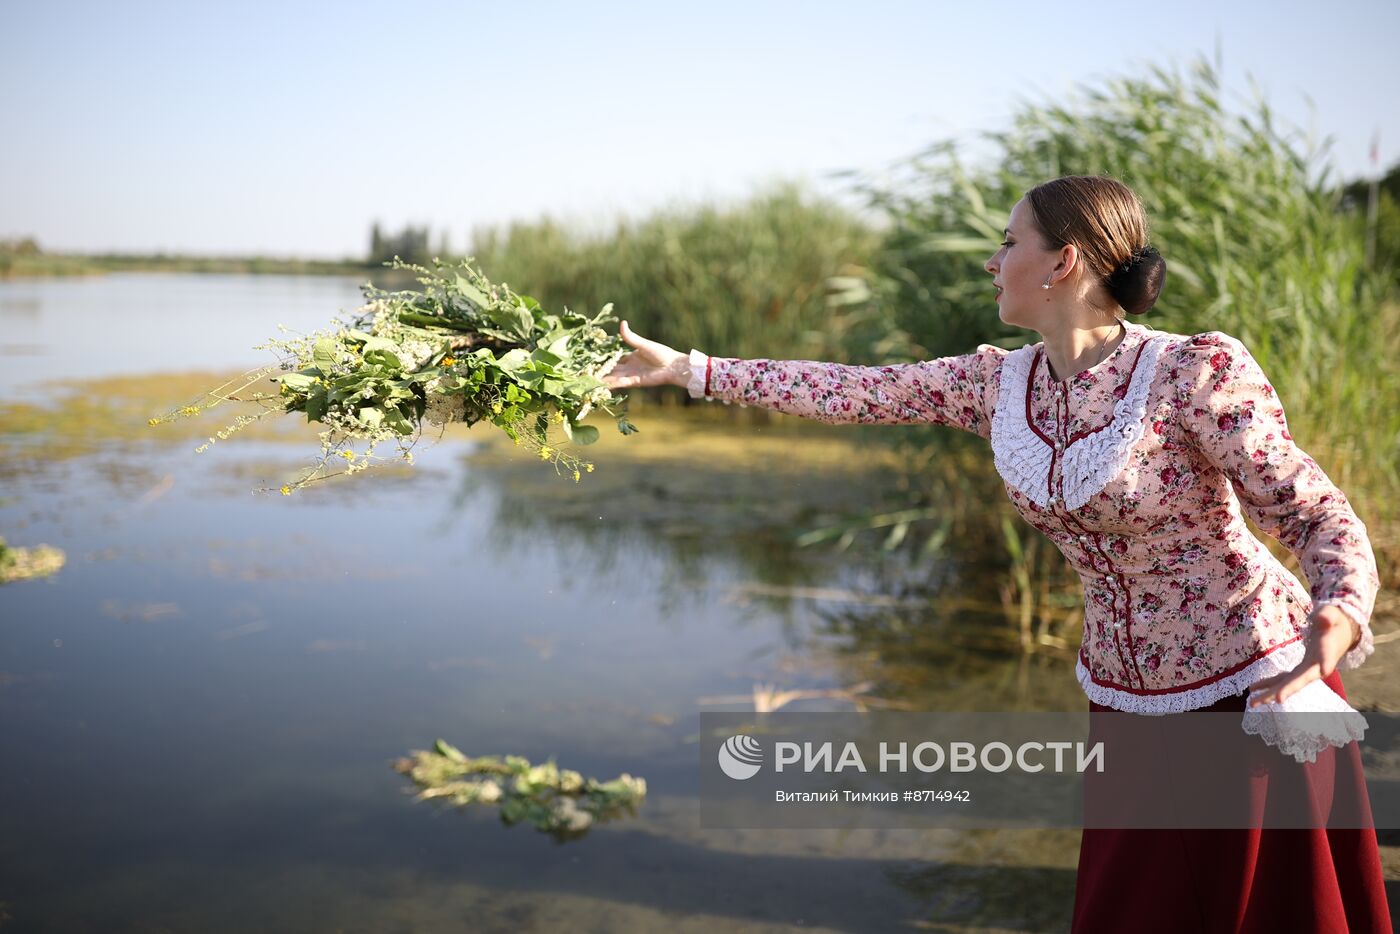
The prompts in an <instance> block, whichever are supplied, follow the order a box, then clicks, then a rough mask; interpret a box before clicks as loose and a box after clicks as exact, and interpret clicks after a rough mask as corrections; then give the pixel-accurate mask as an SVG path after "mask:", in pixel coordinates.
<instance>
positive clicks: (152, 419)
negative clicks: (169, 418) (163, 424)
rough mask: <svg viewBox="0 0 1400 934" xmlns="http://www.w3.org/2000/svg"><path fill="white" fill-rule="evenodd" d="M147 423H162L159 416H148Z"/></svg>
mask: <svg viewBox="0 0 1400 934" xmlns="http://www.w3.org/2000/svg"><path fill="white" fill-rule="evenodd" d="M146 424H147V425H152V426H154V425H159V424H160V419H158V418H148V419H146Z"/></svg>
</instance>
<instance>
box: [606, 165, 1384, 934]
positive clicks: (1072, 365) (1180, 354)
mask: <svg viewBox="0 0 1400 934" xmlns="http://www.w3.org/2000/svg"><path fill="white" fill-rule="evenodd" d="M1005 233H1006V239H1005V241H1004V242H1003V243H1002V245H1001V249H1000V250H998V251H997V252H996V253H995V254H994V255H993V256H992V257H991V258H990V259H989V260H988V261H987V263H986V267H985V268H986V270H987V272H988V273H990V274H991V276H992V283H991V284H992V287H993V288H994V289H995V300H996V302H997V303H998V305H999V306H1000V315H1001V319H1002V320H1003V321H1005V322H1007V323H1008V324H1013V325H1016V326H1018V327H1023V328H1026V329H1029V330H1032V331H1035V332H1037V333H1039V335H1040V336H1041V338H1042V340H1041V341H1040V342H1039V343H1036V344H1033V345H1030V346H1027V347H1023V348H1020V349H1018V350H1014V351H1007V350H1004V349H1002V348H999V347H994V346H991V345H989V344H983V345H980V346H979V347H978V348H977V349H976V351H975V352H974V353H970V354H965V355H961V356H952V357H942V358H939V359H936V360H929V361H925V362H922V363H914V364H908V365H901V366H882V367H868V366H846V365H840V364H834V363H819V362H810V361H790V360H739V359H732V358H722V357H709V356H706V355H705V354H702V353H700V352H699V351H695V350H692V351H691V352H690V353H689V354H684V353H681V352H679V351H676V350H674V349H672V348H670V347H667V346H665V345H664V344H660V343H657V342H655V341H650V340H646V339H644V338H641V337H638V336H637V335H635V334H633V333H632V331H631V330H630V329H629V328H628V326H627V323H626V322H625V321H624V322H623V323H622V336H623V338H624V340H626V341H627V342H628V344H629V345H631V346H632V347H634V348H636V349H635V350H634V351H633V352H632V353H629V354H628V355H627V356H625V357H623V358H622V359H621V360H620V361H619V362H618V364H617V365H616V367H615V368H614V369H613V370H612V371H611V372H610V373H609V374H608V376H607V378H606V381H607V382H608V384H609V385H611V386H614V387H617V388H628V387H640V386H657V385H665V384H671V385H677V386H685V387H687V388H688V389H689V390H690V393H691V395H692V396H695V397H705V398H710V399H720V400H724V401H726V402H740V403H744V404H748V405H758V406H764V407H767V408H772V409H776V410H778V411H781V412H786V413H789V414H793V415H799V416H804V417H809V418H815V419H820V420H823V421H828V422H859V423H910V422H934V423H937V424H943V425H950V426H953V427H956V428H960V429H963V430H965V431H971V432H975V433H977V434H978V435H980V436H982V437H983V438H986V439H988V440H989V441H990V442H991V446H992V451H993V455H994V463H995V466H996V469H997V471H998V473H999V474H1000V475H1001V477H1002V479H1003V480H1004V482H1005V485H1006V491H1007V493H1008V495H1009V496H1010V497H1011V500H1012V502H1013V503H1014V504H1015V506H1016V508H1017V510H1018V511H1019V512H1020V513H1021V515H1022V516H1024V517H1025V519H1026V520H1027V521H1028V522H1029V523H1030V524H1031V525H1033V526H1035V528H1037V529H1038V530H1040V532H1042V533H1043V534H1044V535H1046V536H1047V537H1048V538H1049V539H1050V540H1051V541H1053V542H1054V543H1055V544H1056V545H1057V546H1058V547H1059V548H1060V550H1061V551H1062V552H1063V553H1064V555H1065V557H1066V559H1067V560H1068V561H1069V562H1070V564H1071V565H1072V566H1073V567H1074V568H1075V569H1076V570H1077V571H1078V572H1079V573H1080V576H1081V578H1082V580H1083V584H1084V599H1085V617H1084V633H1083V638H1082V644H1081V648H1080V651H1079V658H1078V661H1077V663H1076V666H1075V668H1076V674H1077V676H1078V678H1079V681H1080V683H1081V684H1082V685H1083V687H1084V690H1085V692H1086V693H1087V694H1088V697H1089V701H1090V708H1091V709H1092V710H1096V711H1105V710H1117V711H1126V712H1130V713H1138V714H1165V713H1179V712H1184V711H1189V710H1203V709H1205V710H1236V711H1244V710H1245V709H1246V705H1247V704H1248V705H1256V704H1270V705H1274V704H1282V705H1284V706H1285V707H1289V706H1297V705H1298V704H1299V701H1300V700H1301V699H1302V698H1310V699H1311V698H1316V697H1318V695H1319V692H1323V693H1326V690H1325V689H1330V691H1331V692H1333V693H1328V694H1326V697H1327V698H1330V702H1331V703H1333V704H1336V705H1340V706H1341V707H1343V709H1344V708H1345V704H1344V703H1343V701H1344V699H1345V694H1344V692H1343V690H1342V685H1341V679H1340V677H1339V676H1338V674H1337V669H1339V668H1350V667H1354V666H1356V665H1359V664H1361V663H1362V662H1363V661H1364V660H1365V659H1366V657H1367V656H1368V655H1370V654H1371V652H1372V651H1373V642H1372V637H1371V631H1370V626H1369V620H1370V615H1371V610H1372V607H1373V605H1374V602H1375V598H1376V592H1377V590H1378V589H1379V579H1378V576H1377V573H1376V564H1375V558H1374V555H1373V554H1372V551H1371V546H1370V542H1369V540H1368V538H1367V534H1366V529H1365V526H1364V525H1363V524H1362V523H1361V521H1360V520H1359V519H1358V518H1357V517H1356V514H1355V512H1354V511H1353V510H1352V508H1351V505H1350V504H1349V502H1348V501H1347V498H1346V497H1345V495H1344V494H1343V493H1342V492H1341V491H1340V490H1339V489H1337V487H1336V486H1334V485H1333V484H1332V483H1331V481H1330V480H1329V479H1328V478H1327V476H1326V475H1325V474H1324V473H1323V471H1322V470H1321V469H1320V468H1319V467H1318V465H1317V463H1316V462H1315V461H1314V460H1313V459H1312V458H1311V457H1309V456H1308V455H1307V454H1306V453H1304V452H1303V451H1302V450H1300V449H1299V448H1298V447H1297V446H1296V445H1295V444H1294V443H1293V440H1292V438H1291V436H1290V435H1289V433H1288V429H1287V424H1286V421H1285V418H1284V411H1283V407H1282V405H1281V403H1280V402H1279V400H1278V397H1277V396H1276V395H1275V393H1274V390H1273V387H1272V386H1271V385H1270V384H1269V381H1268V379H1267V378H1266V377H1265V375H1264V373H1263V371H1262V370H1261V369H1260V367H1259V365H1258V363H1257V362H1256V361H1255V360H1254V358H1253V356H1252V355H1251V354H1250V352H1249V351H1248V350H1247V349H1246V348H1245V346H1244V345H1243V344H1242V343H1240V341H1238V340H1236V339H1235V338H1233V337H1231V336H1229V335H1227V334H1224V333H1221V332H1219V331H1209V332H1205V333H1201V334H1194V335H1182V334H1175V333H1171V332H1168V331H1161V330H1157V329H1154V328H1151V327H1147V326H1143V325H1139V324H1136V323H1134V322H1132V321H1129V320H1128V319H1127V317H1126V316H1127V315H1141V314H1143V313H1145V312H1147V311H1148V310H1149V309H1150V308H1151V307H1152V305H1153V303H1154V302H1155V301H1156V300H1157V296H1158V295H1159V293H1160V291H1161V288H1162V285H1163V282H1164V280H1165V275H1166V262H1165V261H1164V260H1163V259H1162V257H1161V256H1160V255H1159V254H1158V253H1157V252H1156V250H1154V249H1153V248H1152V247H1150V246H1149V245H1148V238H1147V220H1146V217H1145V216H1144V212H1143V209H1142V205H1141V202H1140V201H1139V199H1138V198H1137V196H1136V195H1135V194H1134V193H1133V192H1132V191H1131V190H1130V189H1128V188H1127V187H1126V186H1124V185H1122V184H1121V183H1119V182H1117V181H1115V180H1113V179H1110V178H1103V177H1095V176H1069V177H1065V178H1058V179H1054V180H1052V181H1049V182H1046V183H1044V184H1042V185H1039V186H1037V187H1035V188H1033V189H1032V190H1030V191H1029V192H1027V193H1026V195H1025V197H1024V198H1022V199H1021V200H1020V201H1019V202H1017V204H1016V205H1015V207H1014V208H1013V209H1012V211H1011V217H1010V220H1009V222H1008V226H1007V228H1006V231H1005ZM1242 511H1243V513H1247V514H1248V515H1249V516H1250V518H1252V519H1253V520H1254V521H1255V522H1256V524H1258V525H1259V526H1260V527H1261V528H1263V529H1264V530H1266V531H1267V532H1268V533H1269V534H1271V535H1273V536H1274V537H1276V538H1278V539H1279V541H1281V542H1282V543H1284V544H1285V545H1286V546H1287V547H1288V548H1289V549H1290V550H1291V551H1292V552H1293V553H1294V554H1295V555H1297V556H1298V558H1299V561H1300V563H1301V565H1302V569H1303V571H1304V573H1305V574H1306V576H1307V579H1308V582H1309V585H1310V587H1309V589H1304V588H1303V587H1302V586H1301V585H1300V584H1299V583H1298V580H1297V579H1296V578H1295V577H1294V576H1293V575H1292V574H1291V573H1289V572H1288V570H1287V569H1286V568H1285V567H1284V566H1283V565H1281V564H1280V563H1279V562H1278V561H1277V560H1276V559H1275V558H1274V557H1273V555H1272V554H1271V553H1270V552H1269V551H1268V549H1267V548H1265V547H1264V545H1263V544H1262V543H1261V542H1260V541H1259V540H1258V539H1256V538H1255V537H1254V536H1253V535H1251V534H1250V533H1249V530H1248V527H1247V526H1246V525H1245V522H1244V516H1243V514H1242ZM1309 590H1310V591H1311V592H1309ZM1313 682H1321V683H1320V684H1313ZM1309 685H1312V686H1311V687H1309ZM1324 685H1325V688H1324ZM1304 689H1307V690H1306V693H1305V694H1301V695H1300V694H1299V692H1301V691H1304ZM1251 690H1252V691H1253V693H1252V694H1251V693H1250V692H1251ZM1324 706H1325V705H1324ZM1270 709H1274V708H1272V707H1271V708H1270ZM1309 709H1315V708H1309ZM1329 709H1335V708H1329ZM1336 752H1338V750H1335V749H1331V748H1328V749H1327V750H1325V751H1324V753H1323V754H1322V755H1320V756H1319V757H1318V761H1317V763H1316V764H1315V765H1314V766H1312V767H1313V768H1325V769H1329V770H1335V773H1336V777H1337V780H1338V781H1339V782H1350V783H1353V784H1354V783H1357V782H1362V781H1363V780H1362V779H1361V776H1360V771H1359V756H1358V755H1357V754H1356V746H1355V744H1352V745H1351V746H1350V747H1348V749H1347V750H1345V751H1344V753H1345V754H1343V755H1338V756H1334V755H1333V753H1336ZM1362 790H1363V792H1364V785H1363V789H1362ZM1260 793H1262V792H1260ZM1073 928H1074V930H1076V931H1134V932H1148V931H1164V932H1167V931H1170V932H1181V931H1269V932H1271V934H1275V932H1279V931H1348V930H1350V931H1389V930H1391V925H1390V915H1389V909H1388V906H1387V903H1386V896H1385V887H1384V880H1383V877H1382V872H1381V865H1380V857H1379V852H1378V850H1377V845H1376V836H1375V832H1374V831H1373V830H1330V829H1316V830H1277V829H1263V830H1261V829H1257V828H1256V829H1242V830H1213V831H1203V830H1181V831H1175V830H1171V831H1168V830H1094V829H1086V830H1085V831H1084V833H1083V837H1082V844H1081V848H1080V858H1079V874H1078V877H1077V884H1076V891H1075V906H1074V921H1073Z"/></svg>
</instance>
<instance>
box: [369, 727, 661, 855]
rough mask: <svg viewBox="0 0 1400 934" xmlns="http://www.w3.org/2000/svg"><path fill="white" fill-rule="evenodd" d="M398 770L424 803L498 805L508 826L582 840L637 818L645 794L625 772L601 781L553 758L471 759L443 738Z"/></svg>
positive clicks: (399, 763) (639, 783)
mask: <svg viewBox="0 0 1400 934" xmlns="http://www.w3.org/2000/svg"><path fill="white" fill-rule="evenodd" d="M394 769H395V771H397V772H399V773H401V774H403V775H407V776H408V777H410V778H412V779H413V781H414V783H415V784H417V785H418V787H419V788H420V789H422V790H421V791H419V792H418V795H417V798H418V800H420V801H422V800H425V799H429V798H435V799H439V800H443V801H446V802H447V803H448V804H451V805H454V806H456V807H466V806H467V805H470V804H488V805H497V806H499V807H500V809H501V820H503V821H505V823H507V824H515V823H517V822H519V821H524V822H525V823H528V824H532V825H533V826H534V827H535V828H536V829H537V830H542V831H544V832H546V833H549V834H552V835H554V836H555V837H556V838H558V839H569V838H571V837H578V836H582V835H583V834H584V833H587V832H588V829H589V828H590V827H592V826H593V825H594V824H595V823H603V822H605V821H609V820H612V819H614V818H617V817H624V816H630V815H632V814H635V813H636V809H637V805H638V804H639V803H640V802H641V800H642V799H643V798H644V797H646V793H647V783H646V780H645V779H642V778H633V777H632V776H631V775H628V774H626V773H623V774H622V775H619V776H618V777H617V778H614V779H612V780H610V781H606V782H600V781H598V780H597V779H592V778H587V779H586V778H584V777H583V776H582V775H580V774H579V773H578V772H575V771H572V770H571V769H560V768H558V767H557V766H556V765H555V764H554V762H553V760H551V761H549V762H546V763H544V764H543V765H531V764H530V762H529V760H527V759H524V758H522V757H520V756H505V757H501V756H480V757H477V758H470V757H468V756H467V755H465V754H464V753H463V752H462V751H461V750H460V749H458V748H457V747H455V746H453V745H451V744H450V743H447V742H445V741H443V740H438V741H437V742H436V743H435V744H434V745H433V748H432V749H420V750H416V751H414V753H413V757H412V758H410V759H399V760H398V761H397V762H395V763H394Z"/></svg>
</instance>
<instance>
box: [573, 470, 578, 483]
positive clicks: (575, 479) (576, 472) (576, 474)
mask: <svg viewBox="0 0 1400 934" xmlns="http://www.w3.org/2000/svg"><path fill="white" fill-rule="evenodd" d="M574 482H575V483H578V471H577V470H575V471H574Z"/></svg>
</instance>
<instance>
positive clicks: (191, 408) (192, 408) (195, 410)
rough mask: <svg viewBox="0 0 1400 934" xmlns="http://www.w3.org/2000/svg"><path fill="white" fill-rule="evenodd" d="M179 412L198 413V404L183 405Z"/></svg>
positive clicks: (184, 413) (182, 413)
mask: <svg viewBox="0 0 1400 934" xmlns="http://www.w3.org/2000/svg"><path fill="white" fill-rule="evenodd" d="M180 414H181V415H198V414H199V406H197V405H187V406H185V407H184V408H183V409H181V410H180Z"/></svg>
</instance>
